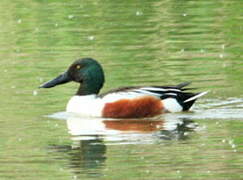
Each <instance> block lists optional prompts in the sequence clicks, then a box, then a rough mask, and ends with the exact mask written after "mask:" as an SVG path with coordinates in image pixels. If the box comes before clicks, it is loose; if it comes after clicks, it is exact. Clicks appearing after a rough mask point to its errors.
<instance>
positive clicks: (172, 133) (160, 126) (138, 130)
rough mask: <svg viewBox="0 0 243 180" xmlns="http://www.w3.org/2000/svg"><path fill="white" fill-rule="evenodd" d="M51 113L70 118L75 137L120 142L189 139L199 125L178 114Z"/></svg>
mask: <svg viewBox="0 0 243 180" xmlns="http://www.w3.org/2000/svg"><path fill="white" fill-rule="evenodd" d="M49 117H52V118H58V119H60V118H61V119H66V122H67V128H68V131H69V133H70V134H71V135H72V139H73V140H88V139H97V138H98V139H100V138H101V139H104V140H105V141H110V142H118V143H125V142H126V143H152V142H154V141H155V140H156V139H164V140H166V139H167V140H168V139H170V140H173V139H177V140H181V139H185V138H186V135H187V132H189V131H192V130H194V129H196V128H197V123H194V122H193V121H192V120H190V119H189V118H180V117H179V116H178V115H177V116H173V115H172V116H171V115H161V116H157V117H154V118H148V119H146V118H145V119H104V118H93V117H81V116H79V115H77V114H71V113H65V112H60V113H55V114H53V115H51V116H49Z"/></svg>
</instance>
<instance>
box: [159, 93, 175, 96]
mask: <svg viewBox="0 0 243 180" xmlns="http://www.w3.org/2000/svg"><path fill="white" fill-rule="evenodd" d="M163 95H171V96H177V94H176V93H164V94H162V96H163Z"/></svg>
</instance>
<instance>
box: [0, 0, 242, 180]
mask: <svg viewBox="0 0 243 180" xmlns="http://www.w3.org/2000/svg"><path fill="white" fill-rule="evenodd" d="M242 8H243V6H242V3H241V2H240V0H235V1H209V0H204V1H194V0H191V1H175V0H172V1H158V0H151V1H146V2H145V1H144V2H141V1H132V2H131V1H83V2H79V1H75V0H71V1H65V0H63V1H51V0H35V1H34V0H22V1H7V0H2V1H1V2H0V9H1V14H0V22H1V23H0V52H1V53H0V56H1V61H0V65H1V66H0V67H1V69H0V71H1V79H0V82H1V86H0V92H1V93H0V98H1V103H0V112H1V113H0V135H1V141H0V163H1V166H0V179H3V180H4V179H65V180H66V179H105V180H107V179H112V180H113V179H214V180H215V179H232V180H235V179H243V168H242V167H243V160H242V152H243V148H242V144H243V137H242V131H243V128H242V127H243V126H242V124H243V95H242V87H243V79H242V73H243V69H242V67H243V66H242V65H243V61H242V47H243V40H242V38H243V36H242V29H243V24H242V13H241V12H242ZM79 57H93V58H95V59H97V60H99V61H100V63H101V64H102V65H103V67H104V70H105V74H106V83H105V87H104V88H103V90H102V92H105V91H106V90H109V89H112V88H116V87H119V86H129V85H156V84H157V85H160V84H161V85H166V84H177V83H180V82H184V81H192V82H193V83H192V86H193V87H197V88H199V89H198V91H205V90H210V93H209V94H208V95H207V96H205V97H203V98H202V99H201V100H199V101H198V102H197V104H196V105H195V107H194V110H193V111H192V112H189V113H177V114H166V115H162V116H159V117H155V118H152V119H141V120H136V119H130V120H111V119H88V118H82V117H75V116H72V115H70V114H66V113H65V112H64V110H65V105H66V103H67V101H68V99H69V98H70V97H71V96H72V95H73V94H74V93H75V91H76V89H77V85H76V84H74V83H73V84H72V83H70V84H67V85H63V86H60V87H56V88H52V89H48V90H47V89H45V90H43V89H41V90H40V89H38V86H39V85H40V84H42V83H43V82H45V81H47V80H50V79H52V78H54V77H56V75H58V74H59V73H61V72H63V71H64V70H65V69H66V67H67V66H68V65H69V64H71V63H72V62H73V60H74V59H76V58H79Z"/></svg>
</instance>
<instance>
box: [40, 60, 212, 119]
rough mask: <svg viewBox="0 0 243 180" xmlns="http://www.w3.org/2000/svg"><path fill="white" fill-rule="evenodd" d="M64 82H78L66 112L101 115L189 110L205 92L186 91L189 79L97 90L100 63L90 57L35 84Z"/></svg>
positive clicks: (102, 78)
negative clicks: (167, 83) (104, 90)
mask: <svg viewBox="0 0 243 180" xmlns="http://www.w3.org/2000/svg"><path fill="white" fill-rule="evenodd" d="M68 82H76V83H79V84H80V86H79V88H78V91H77V92H76V94H75V95H74V96H73V97H71V99H70V100H69V101H68V103H67V106H66V112H69V113H75V114H79V115H82V116H88V117H101V118H118V119H119V118H148V117H154V116H158V115H161V114H164V113H176V112H182V111H189V110H190V108H191V107H192V105H193V104H194V102H195V101H196V100H197V99H198V98H199V97H201V96H204V95H205V94H207V93H208V92H207V91H205V92H200V93H193V92H188V91H189V90H192V89H193V88H186V86H188V85H189V84H190V82H183V83H180V84H178V85H175V86H158V85H155V86H129V87H121V88H116V89H112V90H110V91H108V92H105V93H100V90H101V88H102V87H103V85H104V82H105V75H104V71H103V68H102V66H101V64H100V63H99V62H98V61H97V60H95V59H93V58H81V59H78V60H76V61H74V62H73V63H72V64H71V65H70V66H69V68H68V69H67V70H66V71H65V72H64V73H62V74H60V75H59V76H57V77H56V78H54V79H52V80H50V81H48V82H46V83H44V84H42V85H41V86H39V88H52V87H55V86H57V85H61V84H65V83H68Z"/></svg>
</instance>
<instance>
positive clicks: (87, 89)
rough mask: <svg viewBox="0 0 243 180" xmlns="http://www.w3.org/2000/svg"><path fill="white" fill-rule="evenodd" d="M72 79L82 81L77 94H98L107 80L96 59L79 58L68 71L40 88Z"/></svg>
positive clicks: (53, 85) (50, 86)
mask: <svg viewBox="0 0 243 180" xmlns="http://www.w3.org/2000/svg"><path fill="white" fill-rule="evenodd" d="M70 81H74V82H77V83H80V87H79V90H78V92H77V95H89V94H98V93H99V91H100V89H101V88H102V86H103V84H104V81H105V78H104V72H103V69H102V67H101V65H100V64H99V63H98V62H97V61H96V60H94V59H92V58H83V59H78V60H76V61H75V62H74V63H73V64H71V66H70V67H69V68H68V70H67V71H66V72H64V73H63V74H61V75H59V76H57V77H56V78H55V79H53V80H51V81H48V82H46V83H44V84H43V85H41V86H40V88H52V87H55V86H57V85H60V84H64V83H67V82H70Z"/></svg>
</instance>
